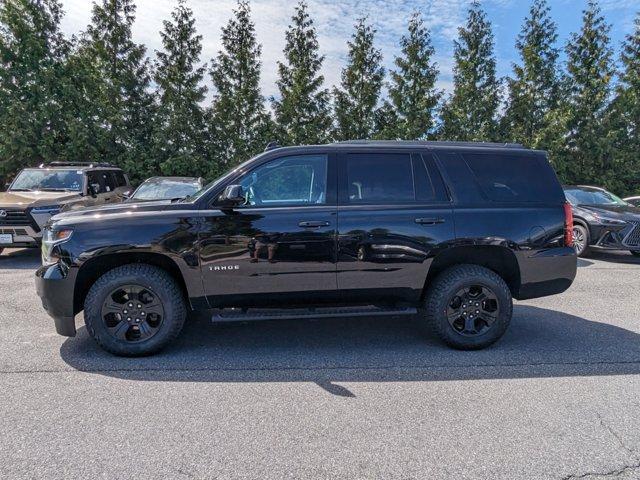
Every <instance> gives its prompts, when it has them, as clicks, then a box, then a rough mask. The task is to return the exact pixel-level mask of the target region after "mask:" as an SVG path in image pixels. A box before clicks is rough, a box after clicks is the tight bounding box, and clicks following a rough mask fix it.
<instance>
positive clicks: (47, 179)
mask: <svg viewBox="0 0 640 480" xmlns="http://www.w3.org/2000/svg"><path fill="white" fill-rule="evenodd" d="M131 190H132V188H131V186H130V183H129V178H128V177H127V175H125V174H124V172H123V171H122V170H121V169H119V168H117V167H114V166H112V165H109V164H103V163H93V164H92V163H64V162H53V163H49V164H43V165H41V166H40V167H37V168H25V169H24V170H22V171H21V172H20V173H19V174H18V175H17V176H16V178H15V179H14V180H13V182H11V184H10V185H9V187H8V189H7V191H6V192H1V193H0V253H1V252H2V250H3V249H4V248H7V247H38V246H39V245H40V240H41V238H42V233H41V229H42V227H43V226H44V225H45V224H46V223H47V221H49V219H50V218H51V216H53V215H55V214H57V213H59V212H61V211H63V210H70V209H76V208H81V207H88V206H98V205H103V204H107V203H117V202H121V201H122V200H123V199H124V198H125V197H126V196H127V195H128V194H130V193H131Z"/></svg>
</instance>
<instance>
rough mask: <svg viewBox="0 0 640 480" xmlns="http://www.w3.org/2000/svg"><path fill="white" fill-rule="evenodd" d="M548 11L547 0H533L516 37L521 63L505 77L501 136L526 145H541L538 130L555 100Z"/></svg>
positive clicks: (556, 90) (556, 91) (552, 26)
mask: <svg viewBox="0 0 640 480" xmlns="http://www.w3.org/2000/svg"><path fill="white" fill-rule="evenodd" d="M549 12H550V8H549V6H548V4H547V0H534V1H533V4H532V5H531V9H530V10H529V16H528V17H527V18H526V20H525V23H524V25H523V27H522V31H521V32H520V34H519V35H518V38H517V40H516V49H517V50H518V53H519V54H520V58H521V60H522V64H521V65H517V64H516V65H513V73H514V76H513V78H509V79H507V82H508V99H507V106H506V111H505V115H504V117H503V119H502V136H503V137H504V138H505V139H506V140H507V141H512V142H519V143H522V144H524V145H526V146H528V147H540V146H541V145H540V144H539V142H540V132H541V131H542V130H543V129H544V128H546V126H547V121H548V114H549V112H551V111H552V110H553V109H554V108H555V107H556V106H557V103H558V95H559V78H558V74H557V73H556V72H557V69H558V49H557V48H556V47H555V43H556V41H557V39H558V34H557V27H556V24H555V23H554V22H553V20H552V19H551V17H550V13H549ZM543 147H544V146H543Z"/></svg>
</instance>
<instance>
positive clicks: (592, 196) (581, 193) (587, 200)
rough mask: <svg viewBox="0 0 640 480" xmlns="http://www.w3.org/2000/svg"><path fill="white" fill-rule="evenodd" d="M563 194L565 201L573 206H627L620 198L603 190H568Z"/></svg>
mask: <svg viewBox="0 0 640 480" xmlns="http://www.w3.org/2000/svg"><path fill="white" fill-rule="evenodd" d="M564 193H565V195H566V196H567V200H569V202H571V203H572V204H574V205H620V206H623V205H628V203H627V202H625V201H624V200H622V199H621V198H620V197H617V196H616V195H614V194H613V193H611V192H607V191H604V190H583V189H581V188H568V189H566V190H565V191H564Z"/></svg>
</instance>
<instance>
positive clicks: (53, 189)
mask: <svg viewBox="0 0 640 480" xmlns="http://www.w3.org/2000/svg"><path fill="white" fill-rule="evenodd" d="M68 190H69V189H68V188H41V189H40V191H41V192H66V191H68Z"/></svg>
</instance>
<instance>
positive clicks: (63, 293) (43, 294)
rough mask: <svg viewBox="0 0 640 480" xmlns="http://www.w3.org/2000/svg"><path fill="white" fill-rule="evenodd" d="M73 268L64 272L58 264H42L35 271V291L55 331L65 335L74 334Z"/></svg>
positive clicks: (72, 335) (71, 335)
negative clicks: (52, 321) (51, 320)
mask: <svg viewBox="0 0 640 480" xmlns="http://www.w3.org/2000/svg"><path fill="white" fill-rule="evenodd" d="M74 288H75V270H74V269H71V270H67V271H66V272H65V271H64V270H63V268H62V267H61V266H60V265H59V264H56V265H51V266H43V267H40V268H39V269H38V270H37V271H36V292H37V293H38V296H39V297H40V300H41V301H42V306H43V308H44V309H45V310H46V311H47V313H48V314H49V315H50V316H51V317H52V318H53V320H54V323H55V326H56V332H58V334H60V335H63V336H65V337H74V336H75V335H76V324H75V312H74V311H73V295H74Z"/></svg>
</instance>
